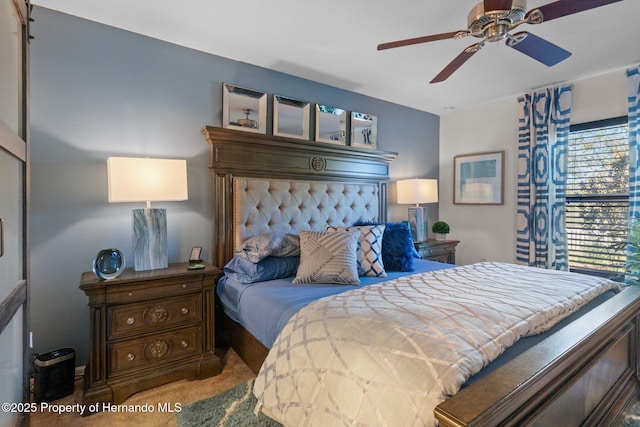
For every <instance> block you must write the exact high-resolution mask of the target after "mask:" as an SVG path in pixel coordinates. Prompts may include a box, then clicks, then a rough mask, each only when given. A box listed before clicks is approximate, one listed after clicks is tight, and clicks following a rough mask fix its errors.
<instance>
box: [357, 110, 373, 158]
mask: <svg viewBox="0 0 640 427" xmlns="http://www.w3.org/2000/svg"><path fill="white" fill-rule="evenodd" d="M377 139H378V117H377V116H374V115H373V114H365V113H356V112H355V111H353V112H351V145H352V146H353V147H361V148H372V149H375V148H376V147H377Z"/></svg>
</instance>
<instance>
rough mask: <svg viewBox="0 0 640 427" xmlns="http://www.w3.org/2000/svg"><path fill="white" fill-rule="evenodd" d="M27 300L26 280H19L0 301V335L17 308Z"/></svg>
mask: <svg viewBox="0 0 640 427" xmlns="http://www.w3.org/2000/svg"><path fill="white" fill-rule="evenodd" d="M26 301H27V281H26V280H21V281H20V282H19V283H18V286H16V287H15V288H13V290H12V291H11V293H10V294H9V296H8V297H6V298H5V299H4V301H2V303H0V335H2V333H3V332H4V329H5V328H6V327H7V325H8V324H9V323H10V322H11V320H13V316H15V314H16V313H17V312H18V309H19V308H20V307H22V305H23V304H24V303H25V302H26Z"/></svg>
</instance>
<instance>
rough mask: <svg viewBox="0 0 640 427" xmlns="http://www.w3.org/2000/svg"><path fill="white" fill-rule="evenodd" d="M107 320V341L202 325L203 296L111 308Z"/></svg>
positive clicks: (193, 295) (196, 295)
mask: <svg viewBox="0 0 640 427" xmlns="http://www.w3.org/2000/svg"><path fill="white" fill-rule="evenodd" d="M107 319H108V320H107V321H108V329H107V330H108V333H107V339H113V338H120V337H124V336H129V335H133V334H137V333H145V332H152V333H153V332H158V330H160V329H164V328H168V327H171V326H177V325H181V324H184V325H186V324H189V323H194V322H200V321H201V320H202V294H200V293H198V294H192V295H186V296H184V297H181V298H165V299H160V300H153V301H148V302H143V303H138V304H128V305H120V306H113V307H109V308H108V309H107Z"/></svg>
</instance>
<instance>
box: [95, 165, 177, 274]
mask: <svg viewBox="0 0 640 427" xmlns="http://www.w3.org/2000/svg"><path fill="white" fill-rule="evenodd" d="M107 175H108V183H109V203H118V202H146V207H145V208H144V209H134V210H133V257H134V269H135V270H136V271H144V270H155V269H160V268H167V267H168V266H169V262H168V254H167V252H168V251H167V211H166V209H158V208H151V202H159V201H182V200H187V199H188V191H187V161H186V160H170V159H148V158H132V157H109V158H108V159H107Z"/></svg>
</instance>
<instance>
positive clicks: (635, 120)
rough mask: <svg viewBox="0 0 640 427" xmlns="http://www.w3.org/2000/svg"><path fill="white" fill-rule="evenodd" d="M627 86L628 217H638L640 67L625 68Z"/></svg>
mask: <svg viewBox="0 0 640 427" xmlns="http://www.w3.org/2000/svg"><path fill="white" fill-rule="evenodd" d="M627 86H628V88H629V219H630V222H629V223H630V224H632V223H633V221H637V220H638V219H640V163H639V162H640V155H639V154H640V153H639V151H638V150H639V149H640V148H639V147H638V142H639V141H640V134H639V133H638V132H640V129H638V126H640V67H635V68H630V69H628V70H627Z"/></svg>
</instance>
